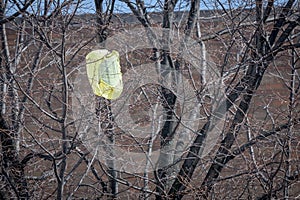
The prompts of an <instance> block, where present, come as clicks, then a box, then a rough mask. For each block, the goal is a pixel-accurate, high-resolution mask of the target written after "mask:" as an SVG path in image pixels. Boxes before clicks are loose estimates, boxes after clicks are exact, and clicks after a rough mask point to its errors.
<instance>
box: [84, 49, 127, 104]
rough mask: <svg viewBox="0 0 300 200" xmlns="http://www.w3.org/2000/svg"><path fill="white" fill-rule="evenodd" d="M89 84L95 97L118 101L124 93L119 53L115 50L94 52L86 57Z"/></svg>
mask: <svg viewBox="0 0 300 200" xmlns="http://www.w3.org/2000/svg"><path fill="white" fill-rule="evenodd" d="M86 69H87V76H88V79H89V82H90V84H91V86H92V90H93V92H94V94H95V95H97V96H101V97H104V98H106V99H111V100H113V99H117V98H118V97H119V96H120V95H121V93H122V91H123V81H122V73H121V66H120V57H119V53H118V52H117V51H115V50H113V51H112V52H109V51H108V50H106V49H99V50H94V51H92V52H90V53H89V54H87V56H86Z"/></svg>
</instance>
